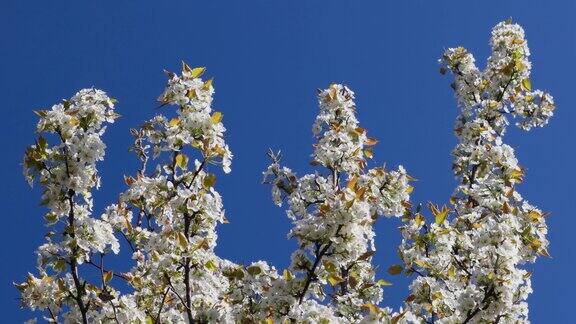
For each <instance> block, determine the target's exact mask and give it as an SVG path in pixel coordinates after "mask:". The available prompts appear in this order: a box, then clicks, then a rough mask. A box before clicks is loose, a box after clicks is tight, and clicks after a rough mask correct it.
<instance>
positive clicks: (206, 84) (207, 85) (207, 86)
mask: <svg viewBox="0 0 576 324" xmlns="http://www.w3.org/2000/svg"><path fill="white" fill-rule="evenodd" d="M212 82H214V79H208V80H206V82H204V85H203V86H202V90H210V88H211V87H212Z"/></svg>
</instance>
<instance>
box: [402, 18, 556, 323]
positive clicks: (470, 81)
mask: <svg viewBox="0 0 576 324" xmlns="http://www.w3.org/2000/svg"><path fill="white" fill-rule="evenodd" d="M490 44H491V46H492V55H491V56H490V58H489V59H488V65H487V68H486V69H485V70H484V71H480V70H479V69H478V68H477V67H476V66H475V64H474V58H473V57H472V55H471V54H469V53H468V52H467V51H466V50H465V49H463V48H455V49H448V50H447V51H446V52H445V54H444V57H443V59H442V60H441V63H442V64H443V67H442V71H443V72H445V71H448V70H449V71H451V72H452V73H453V74H454V76H455V83H454V86H453V88H454V89H455V92H456V97H457V98H458V102H459V105H460V107H461V114H460V115H459V117H458V119H457V122H456V126H455V133H456V136H457V137H458V140H459V143H458V145H457V146H456V148H455V149H454V151H453V155H454V163H453V170H454V174H455V175H456V176H457V177H458V179H459V180H460V184H459V186H458V187H457V188H456V190H455V192H454V194H453V196H452V198H451V199H450V202H451V206H450V207H446V206H445V207H442V208H440V207H438V206H435V205H433V204H431V205H430V210H431V213H432V214H433V215H434V221H433V222H432V223H427V222H426V220H425V217H424V216H423V215H422V213H421V212H420V211H416V212H412V213H411V214H410V216H409V217H407V218H406V219H405V221H406V224H405V225H404V226H403V227H402V229H401V231H402V234H403V237H404V239H403V242H402V244H401V246H400V254H401V257H402V259H403V261H404V263H405V269H406V272H407V273H409V274H417V275H418V277H417V278H416V279H415V280H414V281H413V282H412V284H411V286H410V288H411V295H410V297H409V298H408V299H407V303H406V307H407V309H408V310H409V311H410V312H411V313H412V314H413V315H415V316H418V317H419V318H420V319H421V320H422V321H430V320H432V321H436V322H441V323H455V322H471V321H472V322H499V321H502V322H507V323H508V322H510V323H518V322H526V321H527V320H528V317H527V316H528V305H527V303H526V299H527V297H528V294H529V293H531V292H532V288H531V285H530V276H531V273H530V272H529V271H527V270H525V269H523V267H522V265H523V264H525V263H527V262H533V261H535V259H536V257H537V256H539V255H544V256H548V252H547V246H548V241H547V239H546V234H547V228H546V223H545V213H543V212H542V211H541V210H539V209H538V208H536V207H534V206H532V205H530V204H529V203H528V202H527V201H525V200H524V199H523V198H522V196H521V195H520V194H519V193H518V192H517V191H516V185H517V184H518V183H520V182H522V180H523V178H524V169H523V168H522V167H521V166H520V165H519V163H518V160H517V159H516V157H515V154H514V149H513V148H512V147H510V146H509V145H507V144H504V143H503V136H504V135H505V131H506V127H507V125H508V124H509V118H514V117H517V118H519V120H520V121H519V122H518V124H517V125H518V126H519V127H520V128H522V129H525V130H530V128H532V127H534V126H543V125H545V124H546V123H547V122H548V119H549V118H550V117H551V116H552V112H553V110H554V103H553V100H552V97H551V96H550V95H549V94H545V93H544V92H542V91H539V90H537V91H532V90H531V82H530V79H529V77H530V68H531V64H530V61H529V60H528V57H529V51H528V47H527V44H526V40H525V39H524V31H523V30H522V28H521V27H520V26H518V25H516V24H512V23H511V22H502V23H500V24H498V25H496V27H494V29H493V31H492V38H491V41H490ZM450 216H451V217H450Z"/></svg>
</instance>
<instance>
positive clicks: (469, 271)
mask: <svg viewBox="0 0 576 324" xmlns="http://www.w3.org/2000/svg"><path fill="white" fill-rule="evenodd" d="M490 45H491V47H492V53H491V56H490V57H489V59H488V64H487V67H486V68H485V70H484V71H481V70H479V69H478V68H477V67H476V65H475V60H474V57H473V56H472V54H470V53H468V51H467V50H466V49H464V48H462V47H458V48H450V49H448V50H446V51H445V53H444V55H443V56H442V59H441V60H440V63H441V72H442V73H443V74H444V73H447V72H450V73H452V74H453V76H454V83H453V84H452V87H453V89H454V91H455V94H456V98H457V101H458V106H459V107H460V113H459V115H458V117H457V119H456V123H455V127H454V132H455V134H456V136H457V138H458V144H457V145H456V147H455V149H454V151H453V156H454V161H453V164H452V168H453V171H454V174H455V176H456V177H457V179H458V180H459V184H458V186H457V187H456V189H455V191H454V193H453V195H452V196H451V197H450V199H449V202H447V204H445V205H442V206H440V205H436V204H434V203H429V204H428V209H429V212H425V211H424V210H423V209H422V208H421V204H417V205H416V206H414V204H412V203H411V202H410V193H411V192H412V190H413V187H412V186H411V184H410V183H411V180H413V179H412V178H411V177H410V176H409V175H408V174H407V172H406V170H405V169H404V168H403V167H402V166H398V167H397V168H396V169H389V168H385V167H384V166H376V167H372V168H370V167H369V164H370V163H369V161H370V160H371V159H373V151H372V149H371V147H372V146H373V145H376V144H377V142H378V141H377V140H376V139H374V138H371V137H369V136H368V132H367V130H365V129H364V128H362V127H361V126H360V123H359V121H358V118H357V115H356V113H357V108H356V104H355V103H354V100H355V94H354V92H353V91H352V90H350V89H349V88H348V87H346V86H345V85H342V84H331V85H329V86H328V88H327V89H324V90H319V91H318V103H319V107H320V110H319V113H318V115H317V117H316V121H315V122H314V125H313V127H312V131H313V134H314V136H315V139H316V143H315V144H314V146H313V151H312V155H311V157H312V166H313V167H314V168H315V171H314V172H313V173H309V174H305V175H300V176H299V175H297V174H296V173H295V172H294V171H292V170H291V169H290V168H288V167H285V166H283V165H282V164H281V154H280V152H277V153H276V152H273V151H270V152H269V157H270V159H271V164H270V166H269V167H268V168H267V169H266V170H265V171H264V173H263V182H264V183H266V184H268V185H270V187H271V191H272V199H273V201H274V203H275V204H277V205H278V206H282V205H284V204H285V205H286V214H287V216H288V218H289V219H290V221H291V222H292V228H291V229H290V231H289V234H288V237H289V238H290V239H295V240H296V241H297V243H298V248H297V249H296V250H295V251H294V252H293V253H292V257H291V262H290V265H289V267H288V268H286V269H281V270H277V269H276V268H274V267H273V266H271V265H269V264H267V263H266V262H264V261H257V262H253V263H251V264H237V263H234V262H232V261H230V260H226V259H223V258H221V257H219V256H218V255H216V253H215V250H214V249H215V246H216V243H217V232H216V226H217V224H218V223H222V224H226V223H227V222H228V221H227V218H226V216H225V212H224V208H223V203H222V198H221V196H220V194H219V193H218V192H217V191H216V172H219V171H217V170H218V169H221V170H222V171H223V172H224V173H229V172H230V171H231V161H232V157H233V155H232V153H231V151H230V149H229V147H228V145H227V144H226V141H225V137H224V133H225V131H226V129H225V127H224V125H223V123H222V120H223V114H222V113H221V112H217V111H213V109H212V98H213V95H214V86H213V82H212V79H203V75H204V73H205V69H204V68H202V67H196V68H192V67H190V66H188V65H187V64H186V63H183V65H182V71H181V73H180V74H175V73H171V72H168V73H167V74H168V83H167V85H166V88H165V90H164V92H163V93H162V94H161V95H160V97H159V98H158V100H159V102H160V105H161V106H169V107H171V108H169V109H165V110H164V111H166V112H167V114H169V115H170V116H165V115H157V116H155V117H154V118H152V119H151V120H149V121H147V122H145V123H144V124H143V125H142V126H141V127H139V128H134V129H131V130H130V132H131V134H132V136H133V137H134V144H133V145H132V146H131V148H130V149H131V151H133V152H134V153H135V155H136V156H137V158H138V160H139V162H140V167H139V169H138V171H137V172H136V173H135V174H133V175H126V176H125V183H126V188H125V190H124V191H123V192H121V193H120V194H119V195H118V199H117V201H116V202H115V203H113V204H111V205H109V206H108V207H107V208H105V210H104V211H103V213H102V214H100V215H99V216H97V215H95V214H94V211H93V201H92V190H94V189H98V187H99V183H100V179H99V176H98V170H97V163H98V162H99V161H102V160H103V159H104V151H105V148H106V146H105V144H104V143H103V142H102V140H101V136H102V135H103V133H104V132H105V130H106V124H108V123H113V122H114V120H115V119H116V118H118V117H119V115H118V114H117V113H116V112H115V110H114V108H115V102H116V101H115V100H114V99H112V98H110V97H108V96H107V95H106V94H105V93H104V92H103V91H100V90H96V89H84V90H81V91H80V92H78V93H77V94H76V95H74V96H73V97H72V98H70V99H67V100H64V101H63V102H62V103H60V104H57V105H54V106H53V107H52V108H51V109H47V110H40V111H37V112H36V114H37V115H38V116H39V118H40V120H39V122H38V126H37V132H38V138H37V140H36V141H35V143H34V144H33V145H31V146H30V147H29V148H28V149H27V150H26V154H25V157H24V174H25V177H26V179H27V181H28V182H29V183H30V184H33V183H35V182H37V183H39V185H40V186H41V187H42V190H43V194H42V204H43V205H44V206H45V207H46V209H47V212H46V214H45V216H44V219H45V222H46V225H47V226H48V228H49V232H48V234H47V235H46V242H45V243H44V244H43V245H41V246H40V247H39V248H38V250H37V256H38V259H37V260H38V274H37V275H34V274H29V275H28V277H27V279H26V280H25V281H24V282H22V283H19V284H16V287H17V288H18V289H19V290H20V292H21V301H22V305H23V306H24V307H28V308H30V309H32V310H39V311H42V312H43V314H44V318H45V319H46V320H48V321H50V322H69V323H76V322H83V323H92V322H94V323H108V322H112V323H207V322H221V323H230V322H241V323H256V322H258V323H259V322H265V323H292V322H296V323H352V322H354V323H356V322H358V323H360V322H364V323H373V322H382V323H435V322H438V323H469V322H470V323H471V322H475V323H483V322H503V323H517V322H527V321H528V304H527V303H526V299H527V297H528V295H529V294H530V293H531V292H532V289H531V286H530V276H531V273H530V272H528V271H527V270H526V269H525V268H524V265H525V264H526V263H530V262H534V261H535V260H536V259H537V257H539V256H548V252H547V251H548V250H547V247H548V240H547V238H546V234H547V227H546V223H545V216H546V213H544V212H542V211H541V210H540V209H538V208H537V207H535V206H532V205H531V204H530V203H528V202H527V201H526V200H524V199H523V198H522V196H521V195H520V194H519V193H518V192H517V190H516V186H517V184H519V183H520V182H522V181H523V179H524V169H523V168H522V167H521V166H520V164H519V163H518V160H517V159H516V157H515V154H514V149H513V148H512V147H511V146H509V145H508V144H505V142H504V136H505V133H506V128H507V126H508V125H509V124H510V123H511V122H512V120H513V119H515V120H516V121H515V123H516V125H517V126H518V127H520V128H521V129H523V130H527V131H529V130H530V129H532V128H534V127H540V126H544V125H546V124H547V123H548V120H549V119H550V117H551V116H552V114H553V111H554V107H555V106H554V101H553V99H552V96H551V95H550V94H549V93H547V92H544V91H541V90H532V85H531V80H530V71H531V63H530V61H529V60H528V58H529V56H530V53H529V50H528V46H527V42H526V40H525V38H524V31H523V29H522V28H521V27H520V26H518V25H516V24H512V23H511V22H510V21H507V22H502V23H499V24H498V25H496V26H495V27H494V29H493V31H492V37H491V40H490ZM382 216H384V217H385V218H391V217H395V218H398V219H399V220H400V221H401V222H402V225H401V227H400V231H401V233H402V237H403V239H402V242H401V244H400V246H399V248H398V253H399V255H400V257H401V260H402V264H396V265H392V266H390V267H389V268H388V274H387V275H386V276H389V275H390V276H392V275H398V274H401V273H403V274H405V275H407V276H409V277H410V278H411V279H412V283H411V284H410V293H409V295H408V296H407V297H406V299H405V302H404V304H403V305H402V307H401V308H400V309H397V310H394V309H392V308H389V307H385V306H384V305H382V301H383V289H384V288H385V287H386V286H388V285H390V284H391V283H390V281H389V279H388V278H385V277H384V278H380V277H378V274H377V271H376V269H377V267H376V266H375V265H374V264H373V263H372V258H373V255H374V254H375V253H376V247H375V244H374V237H375V235H376V234H375V231H374V224H375V222H376V221H378V219H380V218H381V217H382ZM384 221H387V222H388V221H390V220H384ZM120 241H124V242H125V243H124V244H122V247H125V248H126V249H129V250H130V253H131V255H132V263H131V268H130V269H129V270H127V271H114V270H112V269H110V268H109V267H108V266H107V264H106V263H105V260H107V258H110V257H112V256H111V255H113V254H118V253H119V251H120V247H121V244H120Z"/></svg>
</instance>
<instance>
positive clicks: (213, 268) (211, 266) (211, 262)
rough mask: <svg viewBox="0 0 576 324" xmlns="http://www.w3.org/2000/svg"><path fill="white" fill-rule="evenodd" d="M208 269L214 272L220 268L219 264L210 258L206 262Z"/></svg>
mask: <svg viewBox="0 0 576 324" xmlns="http://www.w3.org/2000/svg"><path fill="white" fill-rule="evenodd" d="M205 266H206V269H208V270H210V271H212V272H214V271H216V270H218V266H217V265H216V263H215V262H214V260H208V261H207V262H206V264H205Z"/></svg>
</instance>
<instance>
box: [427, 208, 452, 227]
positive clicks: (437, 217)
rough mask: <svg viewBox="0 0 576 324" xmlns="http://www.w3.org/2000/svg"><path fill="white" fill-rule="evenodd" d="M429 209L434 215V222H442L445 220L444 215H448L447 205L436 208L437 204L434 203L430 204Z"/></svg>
mask: <svg viewBox="0 0 576 324" xmlns="http://www.w3.org/2000/svg"><path fill="white" fill-rule="evenodd" d="M430 210H431V211H432V214H433V215H434V222H435V223H436V224H442V223H444V221H445V220H446V217H448V212H449V211H450V210H449V209H448V207H446V206H442V209H438V206H436V205H434V204H430Z"/></svg>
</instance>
